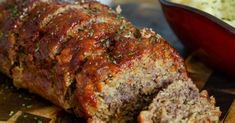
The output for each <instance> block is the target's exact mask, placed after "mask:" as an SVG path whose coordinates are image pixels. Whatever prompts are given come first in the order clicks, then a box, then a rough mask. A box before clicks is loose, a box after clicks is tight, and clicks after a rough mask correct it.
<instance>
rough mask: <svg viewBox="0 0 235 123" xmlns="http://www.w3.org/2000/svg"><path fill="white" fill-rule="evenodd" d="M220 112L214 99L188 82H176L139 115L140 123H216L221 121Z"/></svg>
mask: <svg viewBox="0 0 235 123" xmlns="http://www.w3.org/2000/svg"><path fill="white" fill-rule="evenodd" d="M220 113H221V112H220V110H219V108H218V107H215V99H214V97H210V98H209V97H208V93H207V91H202V92H201V93H199V90H198V89H197V88H196V86H195V85H194V84H193V83H192V81H191V80H188V81H181V80H179V81H176V82H174V83H172V84H171V85H169V86H168V87H167V88H166V89H164V90H162V91H160V92H159V93H158V94H157V96H156V97H155V99H154V100H153V102H152V103H151V104H150V106H149V107H148V110H146V111H142V112H141V113H140V115H139V118H138V120H139V123H162V122H164V123H205V122H209V123H211V122H212V123H214V122H218V121H219V116H220Z"/></svg>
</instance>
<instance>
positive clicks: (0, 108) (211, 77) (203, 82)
mask: <svg viewBox="0 0 235 123" xmlns="http://www.w3.org/2000/svg"><path fill="white" fill-rule="evenodd" d="M117 4H121V7H122V10H123V11H122V14H123V15H124V16H125V17H127V18H128V19H129V20H130V21H132V22H133V23H134V24H135V25H137V26H138V27H140V28H141V27H149V28H153V30H155V31H157V32H158V33H159V34H161V35H162V36H163V37H165V38H166V39H167V40H168V41H169V43H170V44H172V45H173V46H174V47H175V48H176V49H177V50H178V51H179V52H180V53H181V55H182V56H183V57H185V58H186V60H185V63H186V66H187V69H188V71H189V73H190V76H191V77H192V78H193V80H194V82H195V84H196V85H197V86H198V87H199V88H200V89H206V90H208V91H209V93H210V95H214V96H215V98H216V100H217V106H220V108H221V110H222V116H221V122H226V123H235V101H234V99H235V77H228V76H226V75H224V74H223V73H221V72H218V71H213V70H212V69H211V68H208V67H207V66H206V65H204V64H203V63H202V62H200V61H199V60H198V59H197V56H198V55H200V52H195V53H193V54H189V55H188V52H186V51H185V49H184V47H183V46H182V44H181V43H180V42H179V40H178V39H177V38H176V36H175V35H174V33H173V32H172V31H171V29H170V28H169V26H168V25H167V22H166V21H165V19H164V17H163V14H162V11H161V8H160V6H159V3H158V2H157V0H147V1H145V2H143V0H142V1H141V0H137V1H133V0H127V1H126V0H125V1H124V0H116V1H115V4H114V5H113V7H114V8H115V6H116V5H117ZM54 122H56V123H58V122H59V123H60V122H61V123H83V122H86V121H85V120H84V119H79V118H76V117H75V116H74V115H72V114H67V113H65V112H64V111H63V110H62V109H60V108H58V107H56V106H54V105H53V104H51V103H50V102H48V101H46V100H44V99H42V98H40V97H39V96H37V95H34V94H30V93H29V92H27V91H25V90H23V89H16V88H15V87H14V86H13V85H12V80H11V79H9V78H8V77H6V76H4V75H2V74H0V123H54Z"/></svg>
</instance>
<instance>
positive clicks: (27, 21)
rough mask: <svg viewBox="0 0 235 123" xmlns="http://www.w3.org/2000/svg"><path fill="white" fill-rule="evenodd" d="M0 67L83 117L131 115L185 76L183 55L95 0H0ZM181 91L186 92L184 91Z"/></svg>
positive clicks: (111, 118) (133, 118)
mask: <svg viewBox="0 0 235 123" xmlns="http://www.w3.org/2000/svg"><path fill="white" fill-rule="evenodd" d="M0 69H1V71H2V72H3V73H5V74H6V75H8V76H9V77H11V78H12V79H13V83H14V85H15V86H16V87H18V88H25V89H27V90H29V91H30V92H32V93H36V94H38V95H40V96H42V97H44V98H45V99H48V100H50V101H51V102H53V103H54V104H56V105H58V106H60V107H62V108H63V109H64V110H66V111H68V112H71V113H74V114H76V115H77V116H79V117H84V118H86V119H87V120H88V122H133V121H136V117H137V116H138V114H139V112H140V111H141V110H142V109H144V108H146V107H147V106H148V105H149V104H150V103H151V102H152V99H153V98H154V97H155V96H156V95H157V94H158V92H159V91H161V90H163V92H164V88H167V87H168V85H171V86H173V85H172V83H175V82H177V81H182V82H185V84H186V85H187V83H188V80H189V78H188V76H187V72H186V70H185V67H184V63H183V60H182V59H181V57H180V56H179V55H178V53H177V52H176V51H175V49H173V48H172V47H171V46H170V45H169V44H168V43H167V42H166V41H165V40H164V39H163V38H162V37H161V36H160V35H159V34H157V33H155V32H154V31H152V30H151V29H147V28H144V29H138V28H136V27H135V26H134V25H132V24H131V23H130V22H129V21H128V20H127V19H125V18H124V17H123V16H121V15H120V14H119V13H118V12H115V11H113V10H112V9H110V8H109V7H107V6H105V5H102V4H100V3H99V2H96V1H87V2H84V1H82V2H63V1H59V0H6V1H5V2H3V3H1V4H0ZM189 85H193V84H192V83H190V84H189ZM169 88H170V89H171V88H172V89H175V88H174V87H169ZM182 89H184V88H182ZM185 89H188V88H187V87H185ZM186 91H187V90H186ZM167 92H168V91H167ZM173 92H174V91H172V92H169V93H173ZM160 93H162V92H160ZM193 93H194V94H195V95H198V94H199V92H198V91H193ZM182 96H189V100H191V98H190V93H183V94H182ZM196 97H198V96H196ZM193 101H194V100H193ZM203 101H204V102H205V103H206V104H208V105H210V106H211V107H213V108H211V109H210V110H216V109H215V107H214V104H212V103H210V102H209V100H203ZM154 102H155V101H154ZM172 103H173V102H172ZM159 105H163V106H165V104H159ZM169 105H171V103H170V104H169ZM195 108H202V107H200V105H195ZM182 110H183V109H182ZM187 110H188V109H187ZM210 110H205V111H206V112H208V113H210ZM217 111H218V112H219V110H217ZM156 112H157V111H156ZM192 112H194V110H192ZM205 117H211V115H205ZM215 117H217V119H218V117H219V116H218V115H216V116H215ZM208 119H211V118H208Z"/></svg>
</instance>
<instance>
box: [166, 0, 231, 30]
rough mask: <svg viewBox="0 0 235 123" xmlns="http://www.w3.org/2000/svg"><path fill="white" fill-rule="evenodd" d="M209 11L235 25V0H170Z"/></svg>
mask: <svg viewBox="0 0 235 123" xmlns="http://www.w3.org/2000/svg"><path fill="white" fill-rule="evenodd" d="M170 1H172V2H175V3H180V4H184V5H188V6H191V7H194V8H197V9H200V10H202V11H204V12H207V13H209V14H211V15H213V16H215V17H217V18H219V19H221V20H223V21H224V22H226V23H227V24H229V25H231V26H233V27H235V0H170Z"/></svg>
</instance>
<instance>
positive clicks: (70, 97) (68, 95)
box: [64, 58, 88, 113]
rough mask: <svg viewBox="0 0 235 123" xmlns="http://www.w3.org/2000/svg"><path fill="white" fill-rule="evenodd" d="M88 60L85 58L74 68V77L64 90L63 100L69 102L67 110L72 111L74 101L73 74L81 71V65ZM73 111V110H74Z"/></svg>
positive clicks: (74, 85)
mask: <svg viewBox="0 0 235 123" xmlns="http://www.w3.org/2000/svg"><path fill="white" fill-rule="evenodd" d="M87 62H88V58H85V60H84V61H83V62H82V63H81V64H80V66H79V68H78V69H77V70H75V72H74V78H73V79H72V83H71V84H70V85H69V87H68V89H67V90H66V93H65V96H64V100H65V101H68V102H69V104H70V107H71V108H70V109H68V110H69V111H71V112H73V110H74V108H75V102H74V96H75V94H76V90H77V87H76V83H77V81H76V79H75V76H76V74H77V73H79V72H81V71H82V68H83V66H84V65H85V64H86V63H87ZM74 113H75V112H74Z"/></svg>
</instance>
